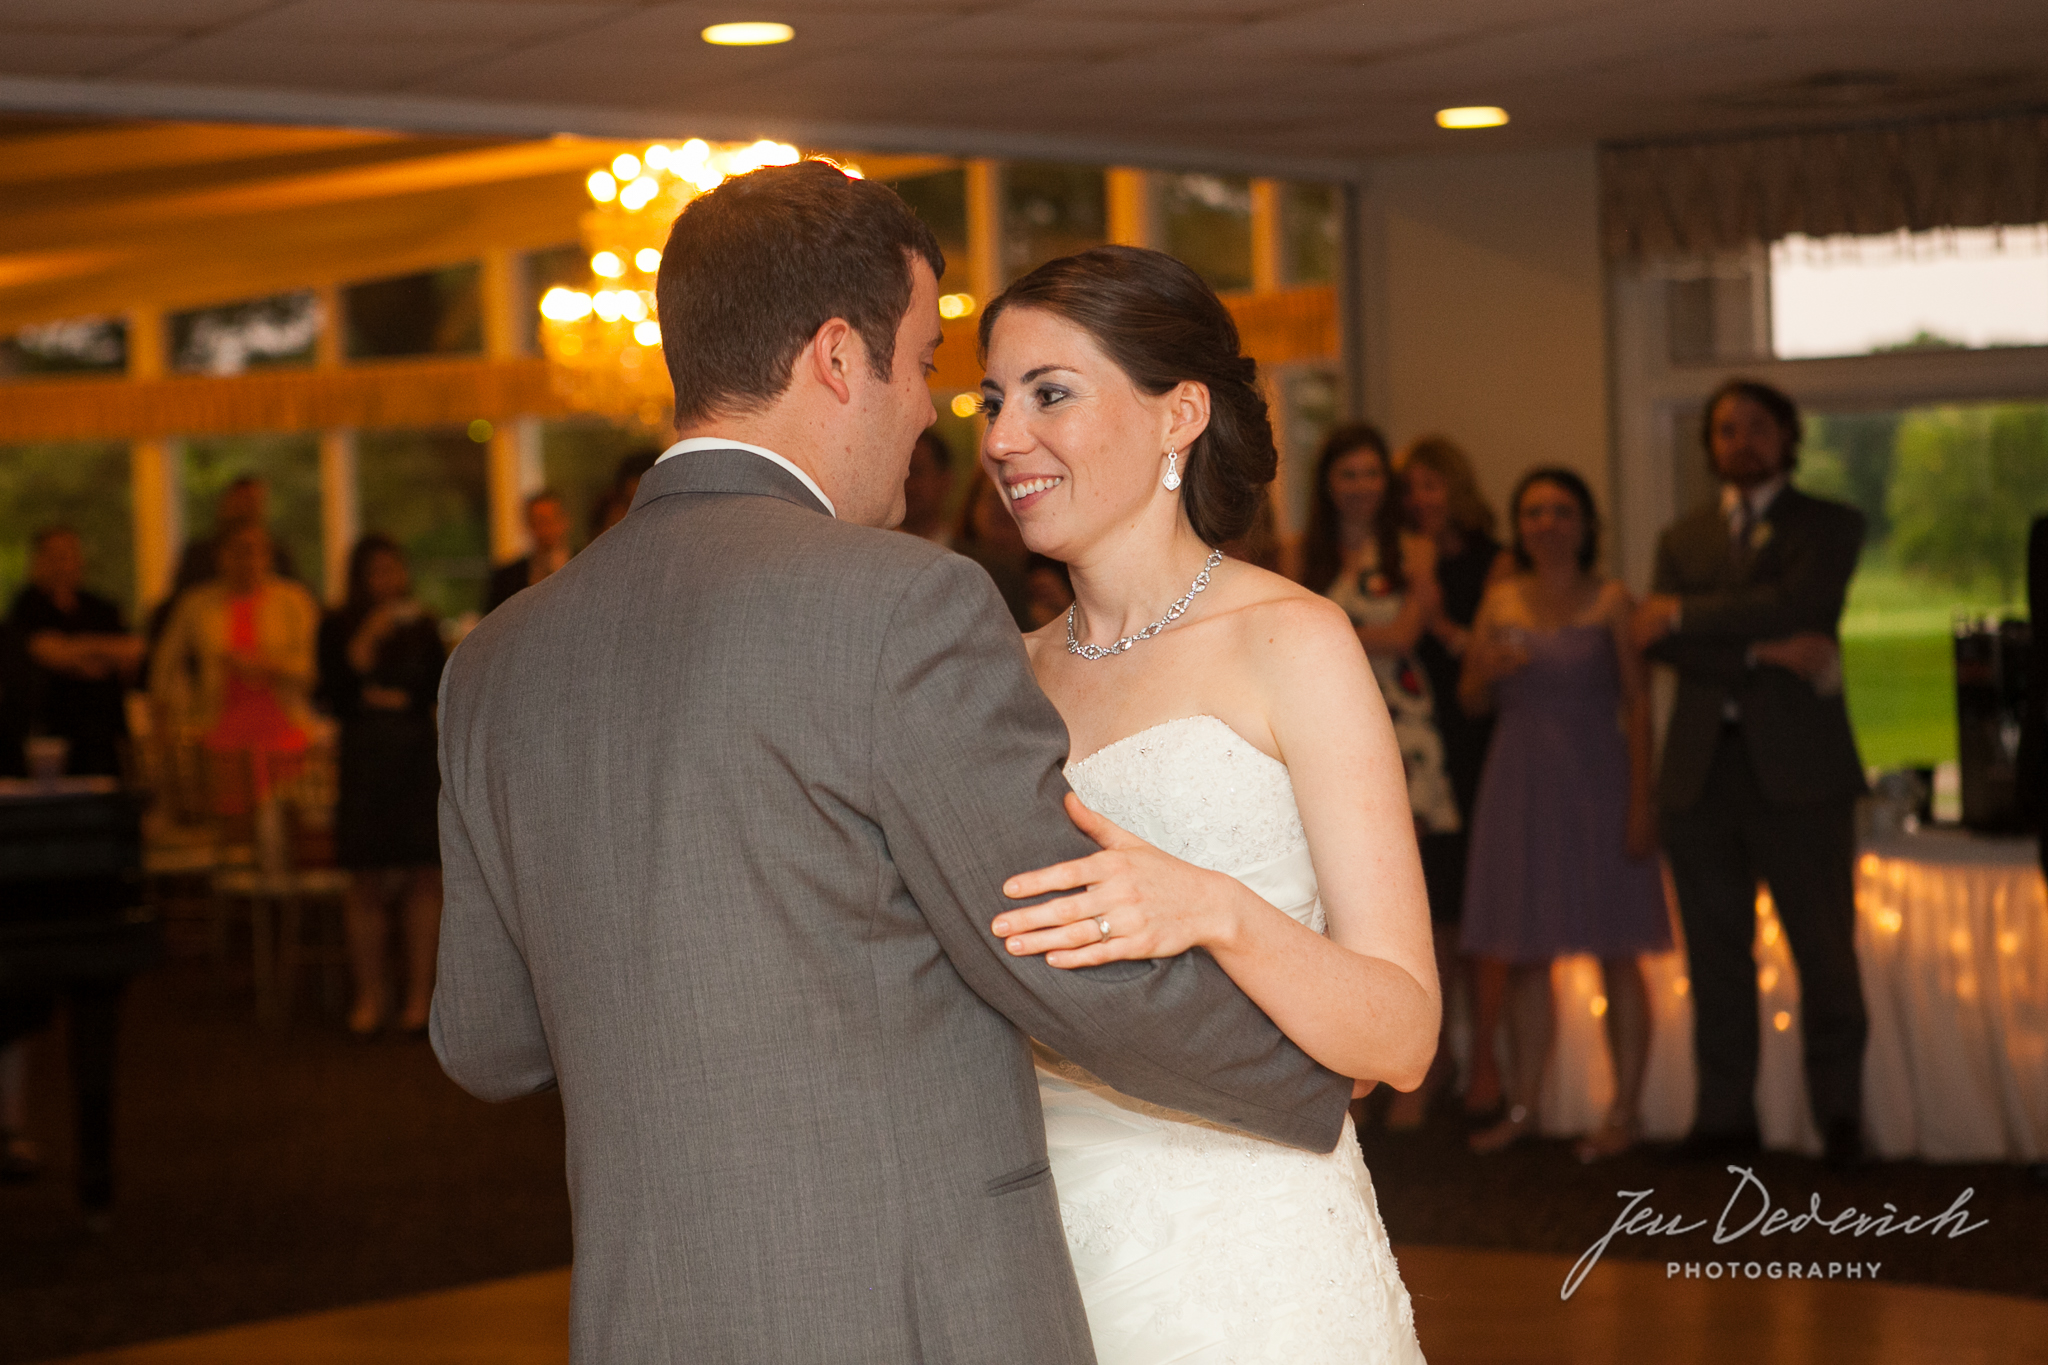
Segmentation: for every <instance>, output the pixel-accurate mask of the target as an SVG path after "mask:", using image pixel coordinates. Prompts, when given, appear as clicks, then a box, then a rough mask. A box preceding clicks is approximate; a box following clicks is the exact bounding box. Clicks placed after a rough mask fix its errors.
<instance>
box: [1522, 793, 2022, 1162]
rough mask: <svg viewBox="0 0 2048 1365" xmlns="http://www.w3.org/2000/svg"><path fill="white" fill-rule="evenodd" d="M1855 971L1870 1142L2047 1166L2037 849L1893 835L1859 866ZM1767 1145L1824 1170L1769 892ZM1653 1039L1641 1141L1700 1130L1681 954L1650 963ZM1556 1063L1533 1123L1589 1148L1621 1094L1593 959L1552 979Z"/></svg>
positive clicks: (1576, 962) (1762, 964)
mask: <svg viewBox="0 0 2048 1365" xmlns="http://www.w3.org/2000/svg"><path fill="white" fill-rule="evenodd" d="M1856 955H1857V959H1858V962H1859V964H1860V965H1861V968H1862V975H1863V997H1864V1003H1865V1006H1866V1008H1867V1009H1868V1011H1869V1015H1870V1044H1869V1048H1868V1051H1867V1052H1866V1054H1865V1057H1864V1065H1863V1108H1864V1138H1865V1141H1866V1143H1867V1145H1868V1147H1869V1149H1870V1151H1871V1152H1872V1153H1873V1154H1874V1155H1876V1156H1879V1157H1882V1158H1885V1159H1888V1160H1897V1159H1901V1158H1907V1157H1918V1158H1921V1159H1924V1160H1927V1161H2041V1160H2043V1159H2048V890H2044V887H2043V883H2042V878H2041V871H2040V867H2039V864H2038V862H2037V861H2036V858H2035V851H2034V844H2033V841H2032V840H2030V839H1993V838H1985V837H1981V836H1974V835H1970V834H1967V833H1965V832H1962V831H1959V830H1954V829H1935V830H1927V831H1922V832H1919V833H1915V834H1904V835H1894V836H1891V837H1888V838H1883V839H1879V840H1876V841H1874V842H1871V843H1868V844H1866V845H1865V846H1864V848H1863V850H1862V851H1861V853H1860V854H1859V855H1858V857H1857V863H1856ZM1756 958H1757V997H1758V999H1757V1005H1758V1014H1759V1018H1760V1024H1761V1035H1762V1049H1761V1056H1760V1059H1759V1067H1758V1074H1757V1119H1758V1124H1759V1126H1760V1128H1761V1129H1762V1134H1763V1140H1764V1145H1765V1146H1767V1147H1771V1148H1777V1149H1785V1150H1792V1151H1802V1152H1807V1153H1818V1152H1819V1151H1820V1147H1821V1142H1820V1134H1819V1131H1818V1130H1817V1128H1816V1127H1815V1125H1814V1121H1813V1115H1812V1112H1811V1110H1810V1108H1809V1106H1808V1103H1807V1098H1806V1078H1805V1067H1804V1064H1803V1062H1802V1060H1801V1042H1800V1027H1799V978H1798V972H1797V970H1796V969H1795V967H1794V966H1793V963H1792V955H1791V952H1790V951H1789V948H1788V946H1787V943H1786V940H1785V936H1784V932H1783V930H1782V929H1781V928H1780V926H1779V924H1778V921H1777V915H1776V913H1775V911H1774V910H1773V908H1772V905H1771V901H1770V896H1769V894H1768V893H1762V894H1759V896H1758V898H1757V937H1756ZM1644 971H1645V975H1646V976H1647V977H1648V980H1649V987H1650V1001H1651V1012H1652V1016H1653V1018H1654V1033H1653V1035H1652V1039H1651V1044H1650V1060H1649V1066H1648V1070H1647V1072H1646V1074H1645V1077H1644V1083H1643V1103H1642V1109H1641V1119H1642V1127H1643V1132H1644V1134H1645V1136H1647V1137H1651V1138H1676V1137H1679V1136H1682V1135H1683V1134H1684V1133H1685V1132H1686V1130H1687V1129H1688V1128H1689V1127H1690V1126H1691V1123H1692V1109H1693V1101H1694V1094H1693V1063H1692V998H1691V995H1690V992H1689V990H1688V986H1689V982H1688V981H1687V978H1686V969H1685V957H1684V954H1683V952H1682V951H1673V952H1670V953H1662V954H1657V955H1654V956H1651V957H1648V958H1645V959H1644ZM1553 981H1554V984H1555V988H1556V996H1557V1050H1556V1054H1555V1060H1554V1063H1553V1065H1552V1067H1551V1070H1550V1074H1549V1077H1548V1078H1547V1081H1546V1083H1545V1086H1544V1091H1543V1096H1542V1099H1541V1100H1540V1102H1539V1104H1538V1108H1537V1116H1538V1122H1539V1125H1540V1127H1541V1130H1542V1131H1543V1132H1544V1133H1546V1134H1550V1135H1553V1136H1567V1135H1572V1134H1578V1133H1585V1132H1590V1131H1591V1130H1592V1129H1593V1128H1595V1127H1597V1126H1598V1124H1599V1122H1600V1120H1601V1117H1602V1116H1603V1115H1604V1114H1605V1113H1606V1110H1607V1105H1608V1103H1609V1101H1610V1099H1611V1097H1612V1096H1613V1093H1614V1080H1613V1072H1612V1068H1611V1065H1610V1063H1609V1059H1608V1054H1607V1045H1606V1040H1605V1037H1604V1034H1603V1028H1604V1020H1603V1018H1602V1015H1603V1014H1604V1013H1605V1010H1606V1000H1605V998H1604V996H1603V994H1602V990H1601V982H1600V969H1599V964H1598V962H1597V961H1595V960H1594V959H1592V958H1590V957H1571V958H1564V959H1562V960H1560V961H1559V962H1558V963H1557V964H1556V967H1555V968H1554V972H1553Z"/></svg>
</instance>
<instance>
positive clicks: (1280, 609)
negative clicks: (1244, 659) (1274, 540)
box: [1228, 562, 1358, 655]
mask: <svg viewBox="0 0 2048 1365" xmlns="http://www.w3.org/2000/svg"><path fill="white" fill-rule="evenodd" d="M1232 567H1233V577H1232V581H1231V583H1230V594H1229V602H1228V613H1229V618H1230V621H1231V624H1232V625H1233V627H1234V628H1235V630H1236V633H1237V637H1238V643H1239V644H1240V646H1242V647H1245V648H1247V649H1248V650H1250V651H1251V652H1253V653H1254V654H1269V653H1273V652H1276V651H1277V652H1278V653H1280V654H1282V655H1292V654H1297V653H1299V652H1302V651H1308V652H1312V653H1321V652H1323V651H1326V650H1331V649H1337V650H1343V651H1356V650H1357V649H1358V636H1357V633H1356V632H1355V631H1354V630H1353V629H1352V626H1351V619H1350V618H1349V617H1348V616H1346V615H1345V614H1344V609H1343V608H1342V607H1340V606H1338V605H1337V604H1336V603H1335V602H1332V601H1331V600H1330V599H1329V598H1327V597H1324V596H1323V595H1322V594H1321V593H1316V592H1310V591H1309V590H1308V589H1307V588H1304V587H1302V586H1301V585H1300V584H1299V583H1295V582H1293V581H1291V580H1289V579H1286V578H1282V577H1281V576H1280V575H1279V574H1276V573H1270V572H1268V571H1267V570H1265V569H1261V568H1258V567H1257V566H1255V565H1251V564H1238V563H1235V562H1233V566H1232Z"/></svg>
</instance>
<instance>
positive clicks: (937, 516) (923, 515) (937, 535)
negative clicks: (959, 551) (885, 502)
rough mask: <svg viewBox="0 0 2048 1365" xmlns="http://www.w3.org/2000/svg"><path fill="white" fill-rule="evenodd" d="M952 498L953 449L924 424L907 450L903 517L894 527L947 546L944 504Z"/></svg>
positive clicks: (950, 541)
mask: <svg viewBox="0 0 2048 1365" xmlns="http://www.w3.org/2000/svg"><path fill="white" fill-rule="evenodd" d="M952 500H953V451H952V449H951V448H950V447H949V446H947V444H946V438H945V437H943V436H941V435H939V433H938V432H937V431H935V430H933V429H932V428H931V427H926V428H925V429H924V430H923V431H922V432H920V433H919V434H918V437H917V444H916V445H914V446H912V447H911V450H910V473H909V474H908V475H906V476H905V477H904V480H903V520H902V522H901V523H900V524H899V525H898V526H897V527H896V529H897V530H899V531H908V532H909V533H910V534H911V535H914V536H922V537H924V538H925V539H926V540H929V541H931V542H932V543H933V544H934V545H944V546H946V547H948V548H949V549H950V548H951V547H952V544H953V528H952V527H951V526H949V525H947V523H946V506H947V504H948V503H950V502H951V501H952ZM997 510H998V511H1000V510H1001V504H998V505H997Z"/></svg>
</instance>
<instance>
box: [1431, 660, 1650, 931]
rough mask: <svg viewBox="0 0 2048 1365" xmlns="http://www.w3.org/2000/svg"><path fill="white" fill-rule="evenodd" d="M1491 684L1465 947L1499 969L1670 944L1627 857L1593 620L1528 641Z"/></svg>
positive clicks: (1617, 734)
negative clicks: (1502, 964) (1493, 716)
mask: <svg viewBox="0 0 2048 1365" xmlns="http://www.w3.org/2000/svg"><path fill="white" fill-rule="evenodd" d="M1526 647H1527V649H1528V653H1529V662H1528V664H1527V665H1526V666H1525V667H1523V668H1522V669H1520V670H1519V671H1518V672H1516V673H1514V674H1512V675H1511V676H1509V677H1506V678H1503V679H1502V680H1501V681H1499V682H1498V683H1496V684H1494V698H1495V704H1496V707H1497V709H1498V713H1499V721H1498V723H1497V725H1496V727H1495V729H1494V734H1493V747H1492V748H1491V749H1490V750H1489V751H1488V752H1487V756H1486V770H1485V772H1484V774H1483V775H1482V776H1481V777H1480V780H1479V799H1478V802H1477V804H1476V806H1475V808H1474V810H1473V815H1472V854H1471V863H1470V866H1469V869H1468V872H1467V876H1466V883H1465V914H1464V921H1463V938H1462V942H1463V947H1464V949H1465V951H1466V952H1468V953H1476V954H1479V955H1481V956H1484V957H1491V958H1497V959H1500V960H1503V961H1507V962H1515V963H1536V962H1543V961H1547V960H1549V959H1551V958H1555V957H1561V956H1564V955H1565V954H1568V953H1596V954H1599V955H1601V956H1603V957H1622V956H1627V955H1629V954H1633V953H1654V952H1662V951H1664V950H1665V949H1668V948H1669V947H1670V946H1671V922H1670V916H1669V914H1668V913H1667V912H1666V910H1665V906H1664V883H1663V879H1662V877H1661V876H1660V875H1659V873H1658V870H1657V860H1656V859H1655V858H1654V857H1653V858H1647V859H1644V860H1642V861H1640V862H1639V861H1637V860H1635V859H1633V858H1630V857H1629V856H1628V849H1627V840H1628V740H1627V738H1626V737H1625V736H1624V735H1623V734H1622V730H1621V721H1620V715H1621V672H1620V669H1619V667H1618V666H1617V665H1616V663H1615V658H1614V638H1613V635H1612V634H1611V632H1610V631H1609V630H1608V628H1607V626H1606V625H1605V624H1602V623H1596V624H1592V625H1575V626H1565V627H1564V628H1562V629H1560V630H1555V631H1530V632H1528V633H1527V645H1526Z"/></svg>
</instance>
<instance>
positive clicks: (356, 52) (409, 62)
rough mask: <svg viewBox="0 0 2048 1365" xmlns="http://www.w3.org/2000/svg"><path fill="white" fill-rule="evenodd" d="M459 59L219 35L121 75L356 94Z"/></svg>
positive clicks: (418, 48) (391, 47) (431, 48)
mask: <svg viewBox="0 0 2048 1365" xmlns="http://www.w3.org/2000/svg"><path fill="white" fill-rule="evenodd" d="M457 55H459V51H458V50H457V49H455V48H453V47H452V46H451V45H449V44H445V43H438V42H428V41H425V40H421V39H409V40H406V41H402V42H382V43H375V44H372V43H368V42H363V43H350V44H348V45H347V47H346V48H341V49H337V47H336V45H335V44H333V43H316V42H286V41H270V42H257V41H248V40H243V39H239V38H234V37H228V36H221V37H213V38H199V39H194V40H192V41H190V42H186V43H180V44H178V45H177V46H175V47H172V48H170V49H169V50H167V51H164V52H160V53H157V54H155V55H153V56H150V57H147V58H144V59H142V60H139V61H134V62H129V63H124V64H123V65H122V66H121V68H120V71H121V74H122V75H123V76H126V77H130V78H133V79H137V80H146V81H192V82H195V83H200V84H207V85H226V86H258V87H267V88H271V89H277V88H293V87H300V88H305V87H313V88H317V89H321V90H333V91H341V92H355V91H366V90H390V89H393V88H395V87H397V86H399V85H401V84H402V83H404V82H405V81H408V80H411V79H414V78H416V77H418V76H421V75H424V74H425V73H426V72H428V71H431V70H433V69H434V68H436V67H438V66H442V65H445V64H447V63H448V62H449V61H450V60H452V59H453V58H454V57H455V56H457Z"/></svg>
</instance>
